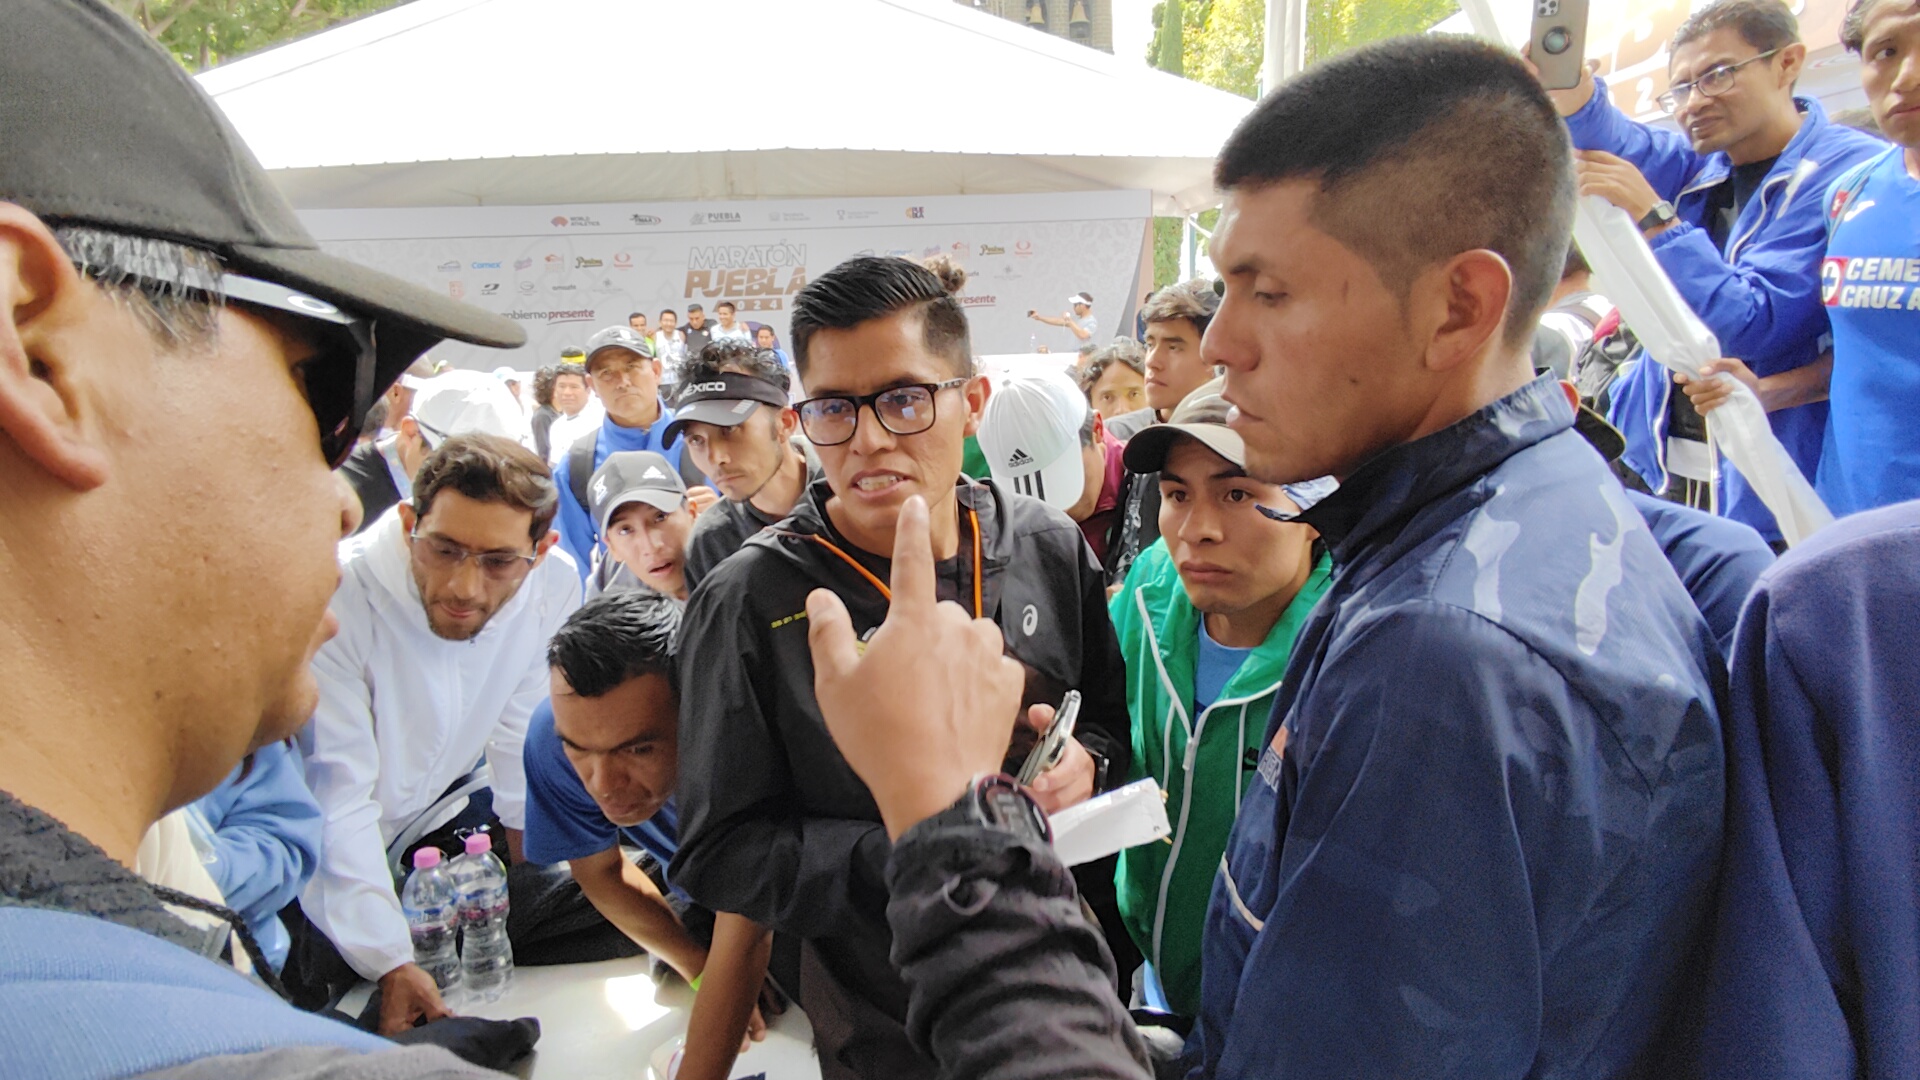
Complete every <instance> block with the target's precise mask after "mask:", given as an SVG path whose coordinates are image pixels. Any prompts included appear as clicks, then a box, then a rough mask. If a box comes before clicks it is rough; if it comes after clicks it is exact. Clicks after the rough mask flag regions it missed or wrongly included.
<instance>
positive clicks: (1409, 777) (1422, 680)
mask: <svg viewBox="0 0 1920 1080" xmlns="http://www.w3.org/2000/svg"><path fill="white" fill-rule="evenodd" d="M1371 618H1372V619H1373V621H1372V622H1371V625H1367V626H1361V627H1356V628H1355V630H1354V632H1353V636H1352V638H1351V639H1350V641H1349V643H1348V644H1347V645H1346V647H1344V648H1342V649H1341V650H1339V651H1337V652H1336V653H1334V654H1332V655H1330V656H1329V657H1328V658H1327V659H1326V661H1325V662H1324V666H1323V667H1321V668H1320V670H1319V671H1318V673H1317V675H1315V676H1314V677H1313V687H1312V689H1310V690H1308V691H1307V693H1306V696H1305V697H1303V698H1300V699H1298V700H1296V701H1295V702H1294V705H1293V708H1292V710H1291V712H1290V714H1289V718H1288V724H1287V725H1286V726H1285V727H1282V728H1280V729H1278V730H1276V731H1274V732H1273V733H1272V734H1270V736H1269V743H1270V747H1277V748H1279V753H1278V754H1277V755H1276V753H1275V751H1274V750H1273V749H1271V748H1270V749H1269V750H1268V751H1267V752H1266V754H1265V755H1263V758H1262V762H1261V767H1260V770H1259V774H1258V779H1256V780H1255V781H1254V782H1252V783H1251V784H1250V786H1249V788H1248V791H1247V796H1246V800H1245V801H1244V802H1243V803H1242V806H1241V811H1240V817H1239V820H1238V822H1237V823H1236V825H1235V830H1234V837H1233V840H1232V841H1231V843H1230V845H1229V848H1228V854H1227V859H1226V861H1225V865H1224V866H1223V872H1222V873H1221V875H1220V876H1219V877H1218V878H1217V879H1216V881H1215V884H1214V890H1213V899H1212V902H1211V904H1210V908H1209V912H1208V917H1207V929H1206V952H1205V967H1204V972H1203V976H1202V997H1203V1004H1202V1008H1201V1016H1200V1023H1199V1025H1198V1026H1197V1027H1196V1029H1195V1036H1196V1039H1197V1040H1198V1049H1199V1050H1200V1052H1201V1054H1202V1061H1203V1062H1204V1064H1203V1066H1202V1067H1201V1069H1200V1070H1199V1071H1197V1072H1196V1073H1195V1074H1194V1075H1195V1076H1204V1077H1209V1078H1227V1077H1231V1078H1240V1077H1286V1078H1288V1080H1313V1078H1320V1077H1325V1078H1329V1080H1331V1078H1335V1077H1353V1076H1392V1077H1396V1078H1399V1080H1421V1078H1426V1077H1435V1078H1437V1077H1463V1076H1471V1077H1476V1078H1481V1080H1498V1078H1508V1077H1510V1078H1515V1080H1517V1078H1519V1077H1523V1076H1527V1075H1529V1072H1530V1070H1531V1069H1532V1068H1533V1066H1534V1062H1535V1060H1536V1055H1537V1054H1538V1053H1539V1051H1540V1047H1541V1038H1542V1030H1543V1027H1551V1026H1552V1025H1562V1026H1583V1025H1592V1024H1639V1023H1646V1022H1648V1021H1647V1019H1646V1018H1645V1017H1640V1016H1612V1017H1609V1016H1605V1015H1588V1014H1590V1013H1592V1012H1593V1010H1591V1009H1588V1010H1586V1012H1585V1013H1583V1011H1582V1007H1583V1004H1590V1003H1589V1002H1583V1001H1578V1000H1576V1001H1559V1002H1546V1003H1544V1004H1543V1002H1542V990H1541V988H1542V967H1543V957H1547V956H1552V955H1553V954H1554V953H1555V950H1557V949H1559V948H1560V947H1561V946H1562V945H1563V944H1564V943H1565V942H1566V941H1567V940H1568V939H1569V937H1570V936H1571V932H1572V931H1574V930H1575V929H1577V928H1580V925H1581V923H1582V920H1585V919H1588V918H1597V917H1598V916H1594V915H1593V913H1591V912H1589V911H1587V910H1586V908H1585V898H1586V897H1589V896H1591V895H1592V892H1593V890H1594V888H1596V887H1597V886H1596V881H1597V879H1598V878H1599V876H1600V875H1601V874H1602V873H1622V872H1623V871H1620V870H1619V869H1618V868H1617V867H1611V868H1608V869H1606V870H1604V871H1603V870H1602V867H1603V865H1604V864H1605V863H1606V862H1607V860H1605V859H1602V858H1599V857H1596V852H1598V851H1599V850H1601V849H1604V848H1606V847H1607V846H1608V835H1607V834H1608V833H1609V832H1610V831H1611V830H1612V829H1613V827H1614V826H1615V824H1616V822H1615V819H1616V818H1621V817H1624V818H1627V819H1633V818H1634V817H1635V816H1636V814H1644V811H1645V807H1644V806H1637V807H1636V806H1630V805H1609V804H1607V803H1606V802H1605V800H1607V799H1613V800H1614V801H1616V802H1623V801H1624V800H1619V798H1618V792H1617V791H1613V792H1611V793H1610V792H1609V791H1608V788H1609V784H1607V783H1605V782H1602V781H1599V780H1598V779H1597V778H1596V777H1593V776H1590V775H1585V772H1586V771H1587V769H1586V767H1584V766H1581V765H1579V764H1577V763H1578V762H1581V761H1590V760H1591V759H1592V757H1593V753H1594V752H1593V750H1592V748H1591V746H1590V745H1589V744H1586V743H1582V742H1580V741H1579V740H1590V739H1593V738H1595V737H1596V734H1595V729H1596V728H1597V727H1598V726H1599V725H1597V724H1596V723H1594V722H1593V720H1592V712H1591V709H1590V708H1589V706H1588V705H1587V704H1586V703H1585V702H1584V701H1583V700H1582V699H1580V698H1578V697H1577V696H1576V695H1575V694H1573V693H1572V692H1571V691H1570V689H1569V687H1568V683H1567V681H1566V679H1564V678H1563V677H1561V676H1560V675H1559V674H1558V673H1557V672H1556V671H1555V670H1554V669H1553V668H1552V667H1551V666H1550V665H1549V663H1548V662H1547V661H1546V660H1545V659H1543V658H1542V657H1541V656H1540V655H1539V654H1537V653H1535V652H1534V651H1532V650H1531V649H1529V648H1528V647H1527V646H1525V645H1524V644H1522V643H1521V642H1520V640H1519V639H1518V638H1516V637H1514V636H1513V635H1511V634H1509V633H1508V632H1507V631H1506V630H1504V629H1502V628H1501V627H1500V626H1498V625H1496V624H1494V623H1492V622H1489V621H1487V620H1486V619H1484V618H1482V617H1480V616H1478V615H1475V614H1473V613H1471V612H1467V611H1463V610H1461V609H1458V608H1454V607H1451V606H1448V605H1444V604H1438V603H1433V602H1430V601H1421V602H1418V603H1415V604H1410V605H1401V606H1398V607H1396V608H1394V609H1393V610H1390V611H1385V612H1380V613H1377V615H1376V616H1375V617H1371ZM1296 674H1298V673H1297V672H1296ZM1283 732H1284V733H1285V736H1286V737H1285V738H1284V739H1283V738H1282V733H1283ZM1597 737H1599V738H1606V737H1608V736H1607V735H1606V734H1605V733H1599V734H1598V736H1597ZM1646 884H1647V886H1648V887H1652V888H1658V887H1661V885H1662V884H1664V883H1658V882H1648V883H1646ZM1622 932H1623V933H1629V934H1634V935H1635V936H1643V933H1644V932H1643V931H1641V930H1640V928H1633V927H1629V928H1623V930H1622ZM1651 1007H1652V1008H1655V1009H1658V1008H1660V1007H1662V1006H1661V1005H1660V1004H1659V1003H1653V1004H1652V1006H1651ZM1598 1069H1599V1066H1596V1071H1598Z"/></svg>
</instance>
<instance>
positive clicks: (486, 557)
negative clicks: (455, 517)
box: [407, 529, 540, 581]
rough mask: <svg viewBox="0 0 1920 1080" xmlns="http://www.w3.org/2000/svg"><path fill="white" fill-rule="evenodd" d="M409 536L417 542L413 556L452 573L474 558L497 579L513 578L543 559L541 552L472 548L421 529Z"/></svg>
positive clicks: (526, 571)
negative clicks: (529, 552) (527, 553)
mask: <svg viewBox="0 0 1920 1080" xmlns="http://www.w3.org/2000/svg"><path fill="white" fill-rule="evenodd" d="M407 536H408V538H409V539H411V540H412V541H413V557H414V558H416V559H418V560H420V561H421V562H422V563H423V564H425V565H427V566H429V567H432V568H433V569H436V570H444V571H448V572H452V571H455V570H458V569H460V564H461V563H464V562H466V561H467V560H468V559H472V560H473V563H474V565H475V566H478V567H479V568H480V572H481V573H483V574H485V575H486V576H487V577H488V578H491V579H492V580H494V581H513V580H516V579H518V578H523V577H526V576H527V574H528V573H529V572H531V571H532V570H533V564H534V563H537V562H539V561H540V556H538V555H522V554H520V553H519V552H517V551H468V550H467V549H466V548H464V547H462V546H460V545H459V544H456V543H454V542H453V541H451V540H448V539H447V538H446V537H444V536H434V535H432V534H430V533H429V534H425V535H423V534H421V532H420V530H418V529H415V530H414V531H412V532H410V533H408V534H407Z"/></svg>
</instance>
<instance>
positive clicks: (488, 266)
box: [467, 259, 500, 270]
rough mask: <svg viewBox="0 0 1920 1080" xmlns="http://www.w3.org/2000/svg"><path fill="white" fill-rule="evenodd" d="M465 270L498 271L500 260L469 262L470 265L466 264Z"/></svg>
mask: <svg viewBox="0 0 1920 1080" xmlns="http://www.w3.org/2000/svg"><path fill="white" fill-rule="evenodd" d="M467 269H469V270H498V269H500V260H498V259H495V260H494V261H492V262H471V263H468V264H467Z"/></svg>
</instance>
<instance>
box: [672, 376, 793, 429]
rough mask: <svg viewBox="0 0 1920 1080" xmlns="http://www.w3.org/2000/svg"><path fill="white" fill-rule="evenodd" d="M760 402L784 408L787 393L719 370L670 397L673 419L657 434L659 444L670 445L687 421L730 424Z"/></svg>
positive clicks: (755, 379) (749, 413)
mask: <svg viewBox="0 0 1920 1080" xmlns="http://www.w3.org/2000/svg"><path fill="white" fill-rule="evenodd" d="M762 405H771V406H773V407H774V408H776V409H784V408H786V407H787V392H786V391H785V390H784V389H782V388H781V387H780V386H779V384H777V383H773V382H769V381H768V380H766V379H762V378H759V377H758V376H754V375H743V374H741V373H740V372H737V371H723V372H720V373H719V374H718V375H717V376H715V377H714V378H711V379H702V380H701V381H699V382H696V383H687V384H686V385H684V386H682V387H680V391H679V393H678V394H677V395H676V396H675V398H674V405H673V408H674V413H673V422H672V423H670V424H668V425H667V430H666V431H665V432H664V433H662V434H661V436H660V440H661V445H662V446H672V445H673V441H674V440H675V439H678V438H679V437H680V429H681V428H684V427H686V426H687V424H688V423H690V422H698V423H702V424H712V425H713V426H714V427H734V426H737V425H739V424H743V423H745V422H746V420H747V417H749V416H752V415H753V414H754V411H755V410H757V409H758V408H760V406H762Z"/></svg>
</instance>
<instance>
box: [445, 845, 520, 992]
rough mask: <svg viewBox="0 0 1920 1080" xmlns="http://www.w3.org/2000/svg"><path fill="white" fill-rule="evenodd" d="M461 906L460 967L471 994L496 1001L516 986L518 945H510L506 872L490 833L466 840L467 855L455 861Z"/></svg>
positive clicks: (454, 886) (455, 876) (455, 892)
mask: <svg viewBox="0 0 1920 1080" xmlns="http://www.w3.org/2000/svg"><path fill="white" fill-rule="evenodd" d="M453 889H454V895H455V896H456V897H458V900H459V905H460V937H461V942H460V966H461V967H462V968H463V969H465V971H466V978H467V990H468V992H470V993H472V994H473V995H474V996H475V997H478V998H481V999H483V1000H486V1001H497V1000H499V998H500V995H501V994H503V993H505V992H506V990H507V984H508V983H510V982H512V981H513V942H511V941H509V940H507V868H506V867H505V866H503V865H501V863H500V859H499V857H498V856H496V855H495V854H494V853H493V838H492V837H491V836H488V835H487V834H486V833H483V832H479V833H474V834H473V835H472V836H469V837H467V853H466V854H465V855H462V856H460V857H459V858H457V859H455V860H453Z"/></svg>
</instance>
